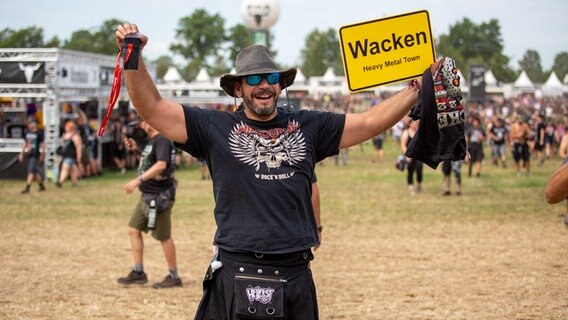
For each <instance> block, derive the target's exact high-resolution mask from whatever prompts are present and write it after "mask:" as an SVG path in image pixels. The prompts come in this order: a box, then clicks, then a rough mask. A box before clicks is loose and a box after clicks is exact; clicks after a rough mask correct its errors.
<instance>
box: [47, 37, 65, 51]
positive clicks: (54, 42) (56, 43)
mask: <svg viewBox="0 0 568 320" xmlns="http://www.w3.org/2000/svg"><path fill="white" fill-rule="evenodd" d="M60 46H61V40H59V38H58V37H57V36H53V37H52V38H51V39H49V40H48V41H47V42H46V43H45V44H44V47H46V48H59V47H60Z"/></svg>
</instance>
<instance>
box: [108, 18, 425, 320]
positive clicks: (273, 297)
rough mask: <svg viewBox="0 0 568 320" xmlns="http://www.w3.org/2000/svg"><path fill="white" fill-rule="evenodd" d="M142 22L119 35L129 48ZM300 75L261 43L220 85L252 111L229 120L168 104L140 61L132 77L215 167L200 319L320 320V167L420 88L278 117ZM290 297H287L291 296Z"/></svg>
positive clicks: (184, 145)
mask: <svg viewBox="0 0 568 320" xmlns="http://www.w3.org/2000/svg"><path fill="white" fill-rule="evenodd" d="M127 34H137V36H138V37H139V39H140V40H141V41H140V46H141V48H143V47H144V46H145V45H146V43H147V41H148V37H146V36H145V35H143V34H140V33H138V27H137V26H136V25H135V24H130V23H124V24H122V25H120V26H118V28H117V30H116V33H115V35H116V41H117V44H118V46H119V47H122V44H123V40H124V38H125V36H126V35H127ZM296 72H297V70H296V69H295V68H290V69H280V68H279V67H278V66H277V65H276V63H275V62H274V60H273V58H272V57H271V56H270V54H269V52H268V49H267V48H266V47H264V46H260V45H253V46H249V47H247V48H244V49H243V50H241V51H240V52H239V54H238V55H237V58H236V73H235V74H225V75H223V76H222V77H221V80H220V85H221V87H222V88H223V90H224V91H225V92H226V93H227V94H228V95H230V96H231V97H234V98H235V101H236V99H237V98H239V99H243V102H244V105H245V108H244V110H241V111H236V112H226V111H218V110H210V109H200V108H197V107H190V106H185V105H181V104H179V103H177V102H175V101H171V100H165V99H163V98H162V97H161V96H160V94H159V92H158V90H157V89H156V86H155V84H154V83H153V81H152V78H151V77H150V75H149V74H148V72H147V70H146V67H145V65H144V61H143V58H142V56H140V57H139V60H138V69H137V70H125V72H124V79H125V83H126V87H127V89H128V95H129V97H130V99H131V101H132V104H133V105H134V107H135V108H136V110H137V111H138V113H139V114H140V115H141V116H142V117H143V118H144V120H145V121H147V122H148V123H150V124H151V125H152V127H154V128H155V129H156V130H158V131H159V132H160V133H161V134H163V135H164V136H166V137H168V138H169V139H171V140H173V141H174V142H175V144H176V146H177V147H178V148H181V149H182V150H184V151H187V152H188V153H190V154H191V155H193V156H194V157H198V158H203V159H205V161H206V162H207V166H208V168H209V171H210V176H211V179H212V182H213V195H214V200H215V209H214V216H215V220H216V223H217V231H216V232H215V237H214V243H215V244H216V245H217V247H218V252H217V255H216V256H214V259H213V261H212V263H211V265H210V266H209V270H208V272H207V273H206V276H205V280H204V282H203V288H204V294H203V298H202V300H201V303H200V306H199V308H198V310H197V315H196V319H229V318H236V317H243V316H245V317H248V316H251V315H252V314H253V313H254V314H255V315H256V316H264V317H267V316H272V317H281V318H284V315H286V317H287V318H288V319H306V320H309V319H318V307H317V299H316V292H315V285H314V282H313V278H312V274H311V270H310V269H309V261H310V260H312V259H313V255H312V252H311V248H312V247H314V246H316V245H317V244H318V243H319V237H318V225H317V224H316V221H315V218H314V214H313V207H312V203H311V190H312V178H313V173H314V167H315V164H316V163H317V162H318V161H320V160H322V159H325V158H326V157H328V156H332V155H335V154H337V153H338V152H339V149H345V148H348V147H350V146H353V145H356V144H359V143H362V142H364V141H366V140H369V139H371V138H372V137H374V136H376V135H377V134H379V133H381V132H385V131H386V130H388V129H390V128H391V127H392V126H393V125H395V124H396V123H397V122H398V121H399V120H400V119H401V118H402V117H403V116H404V115H406V114H407V113H408V112H409V110H410V109H411V108H412V107H413V106H414V105H415V104H416V102H417V101H418V93H419V85H420V83H419V82H418V81H411V82H410V83H409V85H408V87H407V88H405V89H403V90H401V91H400V92H398V93H397V94H395V95H393V96H392V97H391V98H389V99H387V100H385V101H383V102H382V103H380V104H378V105H377V106H376V107H374V108H371V109H369V110H368V111H366V112H363V113H349V114H337V113H332V112H320V111H308V110H300V111H297V112H293V113H287V112H280V111H278V110H277V108H276V106H277V101H278V97H279V96H280V93H281V92H282V90H284V89H286V88H287V87H288V86H290V85H292V83H293V82H294V78H295V76H296ZM284 291H285V294H284Z"/></svg>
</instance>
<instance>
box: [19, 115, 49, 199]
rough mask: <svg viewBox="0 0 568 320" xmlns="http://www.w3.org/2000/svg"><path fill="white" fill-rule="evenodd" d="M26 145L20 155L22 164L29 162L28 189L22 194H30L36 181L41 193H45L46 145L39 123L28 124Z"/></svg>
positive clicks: (31, 122)
mask: <svg viewBox="0 0 568 320" xmlns="http://www.w3.org/2000/svg"><path fill="white" fill-rule="evenodd" d="M25 140H26V142H25V144H24V147H23V148H22V152H21V153H20V155H19V160H20V162H23V161H24V158H25V159H26V160H27V163H28V167H27V173H28V175H27V178H26V187H25V188H24V190H22V192H21V193H22V194H26V193H30V187H31V185H32V182H33V181H34V179H36V180H37V182H38V184H39V191H40V192H41V191H45V185H44V184H43V181H44V180H45V170H44V168H43V160H44V157H45V153H44V151H45V145H44V141H43V134H42V132H41V131H39V130H38V128H37V123H35V122H33V121H30V122H29V123H28V131H27V132H26V134H25Z"/></svg>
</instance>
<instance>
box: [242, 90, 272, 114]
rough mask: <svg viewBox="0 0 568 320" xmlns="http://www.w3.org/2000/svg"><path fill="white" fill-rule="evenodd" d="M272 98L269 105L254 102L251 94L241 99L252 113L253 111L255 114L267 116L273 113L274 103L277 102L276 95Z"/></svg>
mask: <svg viewBox="0 0 568 320" xmlns="http://www.w3.org/2000/svg"><path fill="white" fill-rule="evenodd" d="M257 94H258V93H257ZM260 94H262V93H260ZM260 94H259V95H260ZM272 99H273V103H272V104H271V105H269V106H265V105H258V104H256V103H254V98H253V97H252V96H248V97H243V101H244V103H245V106H246V107H247V108H248V109H249V110H250V111H251V112H252V113H254V114H255V115H257V116H259V117H266V116H269V115H271V114H272V113H274V110H275V109H276V104H277V102H278V97H276V96H274V97H273V98H272Z"/></svg>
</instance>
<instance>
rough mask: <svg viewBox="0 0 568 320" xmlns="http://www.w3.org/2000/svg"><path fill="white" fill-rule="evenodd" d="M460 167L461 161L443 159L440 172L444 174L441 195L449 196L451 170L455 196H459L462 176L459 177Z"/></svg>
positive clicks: (450, 191) (450, 190)
mask: <svg viewBox="0 0 568 320" xmlns="http://www.w3.org/2000/svg"><path fill="white" fill-rule="evenodd" d="M461 167H462V161H461V160H458V161H452V160H444V161H443V162H442V173H443V175H444V192H443V193H442V195H444V196H450V195H452V189H451V184H452V172H453V173H454V177H455V180H456V196H461V194H462V178H461Z"/></svg>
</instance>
